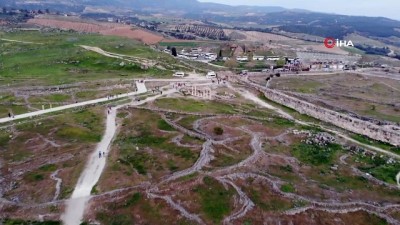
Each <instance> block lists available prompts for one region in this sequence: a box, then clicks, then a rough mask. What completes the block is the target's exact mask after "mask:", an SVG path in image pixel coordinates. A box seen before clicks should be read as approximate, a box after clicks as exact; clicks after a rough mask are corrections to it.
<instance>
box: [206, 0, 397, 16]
mask: <svg viewBox="0 0 400 225" xmlns="http://www.w3.org/2000/svg"><path fill="white" fill-rule="evenodd" d="M199 1H201V2H216V3H223V4H228V5H260V6H282V7H285V8H289V9H292V8H298V9H308V10H311V11H317V12H328V13H336V14H345V15H360V16H383V17H388V18H392V19H397V20H400V0H331V1H329V0H199Z"/></svg>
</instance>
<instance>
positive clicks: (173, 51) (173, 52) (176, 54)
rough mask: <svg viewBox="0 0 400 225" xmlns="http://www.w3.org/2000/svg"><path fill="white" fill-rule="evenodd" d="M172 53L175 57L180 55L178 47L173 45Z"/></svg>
mask: <svg viewBox="0 0 400 225" xmlns="http://www.w3.org/2000/svg"><path fill="white" fill-rule="evenodd" d="M171 54H172V55H173V56H175V57H177V56H178V53H177V52H176V48H175V47H172V48H171Z"/></svg>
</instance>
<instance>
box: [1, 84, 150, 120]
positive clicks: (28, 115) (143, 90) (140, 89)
mask: <svg viewBox="0 0 400 225" xmlns="http://www.w3.org/2000/svg"><path fill="white" fill-rule="evenodd" d="M136 86H137V87H138V91H136V92H129V93H126V94H121V95H118V96H117V97H115V98H112V99H110V98H99V99H94V100H90V101H85V102H79V103H75V104H70V105H65V106H60V107H54V108H51V109H45V110H40V111H35V112H30V113H25V114H21V115H15V116H14V117H12V118H9V117H6V118H1V119H0V124H2V123H8V122H12V121H15V120H20V119H27V118H31V117H34V116H40V115H44V114H49V113H53V112H59V111H63V110H66V109H72V108H77V107H81V106H87V105H93V104H97V103H103V102H107V101H110V100H117V99H122V98H126V97H131V96H135V95H139V94H143V93H146V92H147V89H146V88H145V87H143V86H144V83H138V82H137V83H136Z"/></svg>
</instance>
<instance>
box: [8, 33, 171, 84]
mask: <svg viewBox="0 0 400 225" xmlns="http://www.w3.org/2000/svg"><path fill="white" fill-rule="evenodd" d="M0 38H5V39H12V40H19V41H29V42H35V43H40V44H23V43H15V42H7V41H0V46H1V52H0V53H1V56H2V57H1V67H0V85H1V84H20V83H22V82H29V83H30V84H65V83H72V82H77V81H90V80H97V79H110V78H134V77H143V76H157V77H160V76H164V75H167V74H171V72H170V71H163V70H159V69H148V70H143V69H141V68H140V65H134V64H132V65H129V64H127V65H125V66H121V65H120V63H121V62H122V60H119V59H112V58H108V57H105V56H101V55H99V54H97V53H94V52H89V51H86V50H84V49H82V48H81V47H80V46H79V45H89V46H97V47H100V48H103V49H105V50H108V51H112V52H116V53H124V54H129V55H133V56H139V57H144V58H150V59H154V58H157V59H158V60H160V61H165V62H167V63H169V64H173V63H175V62H176V61H175V59H173V58H172V57H169V56H165V55H163V54H159V53H156V52H155V51H153V50H152V49H150V48H148V47H146V46H144V45H142V44H140V43H138V42H135V41H132V40H128V39H123V38H118V37H109V36H100V35H95V34H78V33H67V32H60V33H46V32H43V33H40V32H36V31H23V32H15V33H0Z"/></svg>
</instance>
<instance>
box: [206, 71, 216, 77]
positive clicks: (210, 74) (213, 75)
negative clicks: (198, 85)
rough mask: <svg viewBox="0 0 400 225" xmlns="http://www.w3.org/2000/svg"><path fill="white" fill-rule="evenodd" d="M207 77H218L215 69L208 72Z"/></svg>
mask: <svg viewBox="0 0 400 225" xmlns="http://www.w3.org/2000/svg"><path fill="white" fill-rule="evenodd" d="M206 77H207V78H208V79H213V78H217V74H216V73H215V72H214V71H210V72H208V73H207V75H206Z"/></svg>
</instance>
